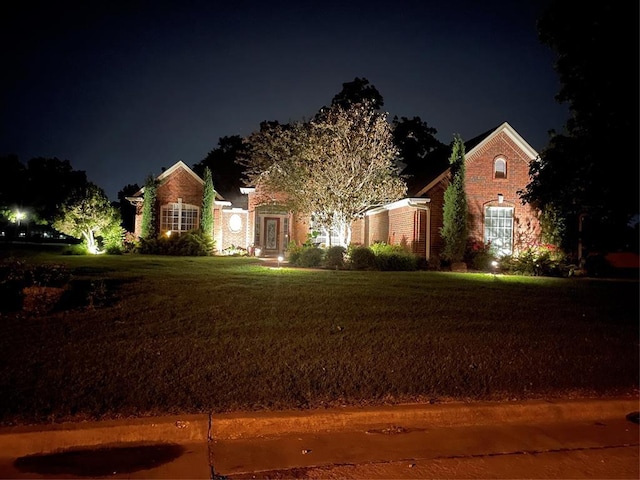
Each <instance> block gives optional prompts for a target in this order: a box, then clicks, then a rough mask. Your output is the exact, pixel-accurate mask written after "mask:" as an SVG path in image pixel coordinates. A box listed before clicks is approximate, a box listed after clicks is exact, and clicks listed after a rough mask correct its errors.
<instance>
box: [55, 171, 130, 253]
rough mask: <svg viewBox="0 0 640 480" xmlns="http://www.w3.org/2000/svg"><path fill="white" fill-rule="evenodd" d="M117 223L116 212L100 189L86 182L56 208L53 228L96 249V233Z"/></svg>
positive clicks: (95, 250) (117, 225)
mask: <svg viewBox="0 0 640 480" xmlns="http://www.w3.org/2000/svg"><path fill="white" fill-rule="evenodd" d="M114 226H115V227H118V228H119V226H120V215H119V212H118V210H117V209H116V208H114V207H113V206H112V205H111V202H110V201H109V198H108V197H107V195H106V194H105V193H104V191H103V190H102V189H101V188H100V187H98V186H97V185H94V184H93V183H91V182H88V183H87V184H86V185H85V186H84V187H83V188H81V189H79V190H78V191H76V193H75V194H74V195H73V196H72V197H71V198H69V199H68V200H67V202H65V203H64V204H63V205H62V206H61V207H60V209H59V211H58V213H57V217H56V220H55V221H54V222H53V228H55V229H56V230H58V231H59V232H62V233H64V234H66V235H70V236H72V237H76V238H82V239H83V240H84V242H85V244H86V245H87V249H88V250H89V252H91V253H97V252H98V250H99V248H98V243H97V241H96V237H97V236H98V235H101V234H105V233H107V232H108V231H109V230H110V229H111V228H113V227H114Z"/></svg>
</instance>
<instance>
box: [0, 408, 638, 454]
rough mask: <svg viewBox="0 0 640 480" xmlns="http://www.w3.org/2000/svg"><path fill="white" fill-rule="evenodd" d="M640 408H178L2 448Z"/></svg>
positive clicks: (584, 417)
mask: <svg viewBox="0 0 640 480" xmlns="http://www.w3.org/2000/svg"><path fill="white" fill-rule="evenodd" d="M639 410H640V405H639V401H638V398H628V397H625V398H608V399H578V400H558V401H540V400H536V401H526V402H474V403H445V404H436V405H422V404H419V405H418V404H411V405H396V406H387V407H372V408H337V409H327V410H312V411H298V410H296V411H278V412H236V413H229V414H214V415H211V416H209V415H179V416H166V417H151V418H134V419H123V420H107V421H99V422H81V423H63V424H58V425H48V426H42V425H34V426H27V427H5V428H0V456H1V457H14V458H17V457H21V456H25V455H29V454H34V453H50V452H54V451H57V450H62V449H66V448H73V447H90V446H96V445H107V444H115V443H133V442H137V443H141V442H170V443H177V444H187V443H197V442H206V441H208V440H209V438H211V439H213V440H233V439H244V438H262V437H269V436H278V435H285V434H297V433H298V434H302V433H316V432H317V433H323V432H345V431H355V430H362V429H364V430H369V429H377V428H385V427H390V426H402V427H405V428H406V427H410V428H427V427H430V428H437V427H453V426H458V427H461V426H470V425H475V426H481V425H497V424H503V425H509V424H511V425H517V424H527V423H532V422H544V423H553V422H562V421H598V420H606V419H609V418H624V417H625V416H626V415H627V414H629V413H631V412H637V411H639Z"/></svg>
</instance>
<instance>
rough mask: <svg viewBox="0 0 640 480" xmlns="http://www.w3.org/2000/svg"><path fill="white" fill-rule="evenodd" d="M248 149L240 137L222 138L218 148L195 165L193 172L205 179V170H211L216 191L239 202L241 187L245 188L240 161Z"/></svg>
mask: <svg viewBox="0 0 640 480" xmlns="http://www.w3.org/2000/svg"><path fill="white" fill-rule="evenodd" d="M246 149H247V145H246V143H245V141H244V139H243V138H242V137H240V136H239V135H231V136H225V137H220V139H219V140H218V146H217V147H216V148H214V149H213V150H211V151H210V152H209V153H208V154H207V156H206V157H205V158H204V159H203V160H201V161H200V162H198V163H196V164H195V165H193V171H194V172H195V173H197V174H198V175H200V177H202V178H204V175H205V169H206V168H209V169H210V170H211V177H212V181H213V185H214V187H215V189H216V191H217V192H218V193H220V194H221V195H222V196H223V197H224V198H225V199H227V200H230V201H234V200H237V199H238V198H239V196H240V187H244V186H245V185H244V182H243V167H242V165H241V164H240V163H238V160H239V158H240V157H241V155H242V154H243V153H244V152H245V151H246Z"/></svg>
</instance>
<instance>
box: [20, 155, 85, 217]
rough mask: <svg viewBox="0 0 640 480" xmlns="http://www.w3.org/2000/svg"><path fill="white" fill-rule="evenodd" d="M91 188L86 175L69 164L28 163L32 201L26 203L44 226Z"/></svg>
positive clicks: (53, 160) (39, 159)
mask: <svg viewBox="0 0 640 480" xmlns="http://www.w3.org/2000/svg"><path fill="white" fill-rule="evenodd" d="M87 184H88V180H87V175H86V173H85V172H84V171H83V170H74V169H73V167H72V166H71V163H70V162H69V160H59V159H58V158H55V157H54V158H43V157H37V158H32V159H31V160H29V161H28V162H27V185H28V191H29V197H28V199H25V203H27V204H28V205H29V206H30V207H31V208H32V210H33V213H34V214H35V215H37V217H38V219H39V220H40V221H41V222H42V223H50V222H52V221H53V220H54V219H55V218H56V217H57V214H58V211H59V209H60V207H61V206H62V205H63V204H64V203H65V202H66V201H67V199H68V198H69V197H70V196H71V195H73V194H74V192H75V191H77V190H82V189H84V188H85V187H86V186H87Z"/></svg>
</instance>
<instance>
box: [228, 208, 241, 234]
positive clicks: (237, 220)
mask: <svg viewBox="0 0 640 480" xmlns="http://www.w3.org/2000/svg"><path fill="white" fill-rule="evenodd" d="M229 230H231V231H232V232H233V233H238V232H239V231H240V230H242V218H241V217H240V215H238V214H237V213H234V214H233V215H231V217H229Z"/></svg>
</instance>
